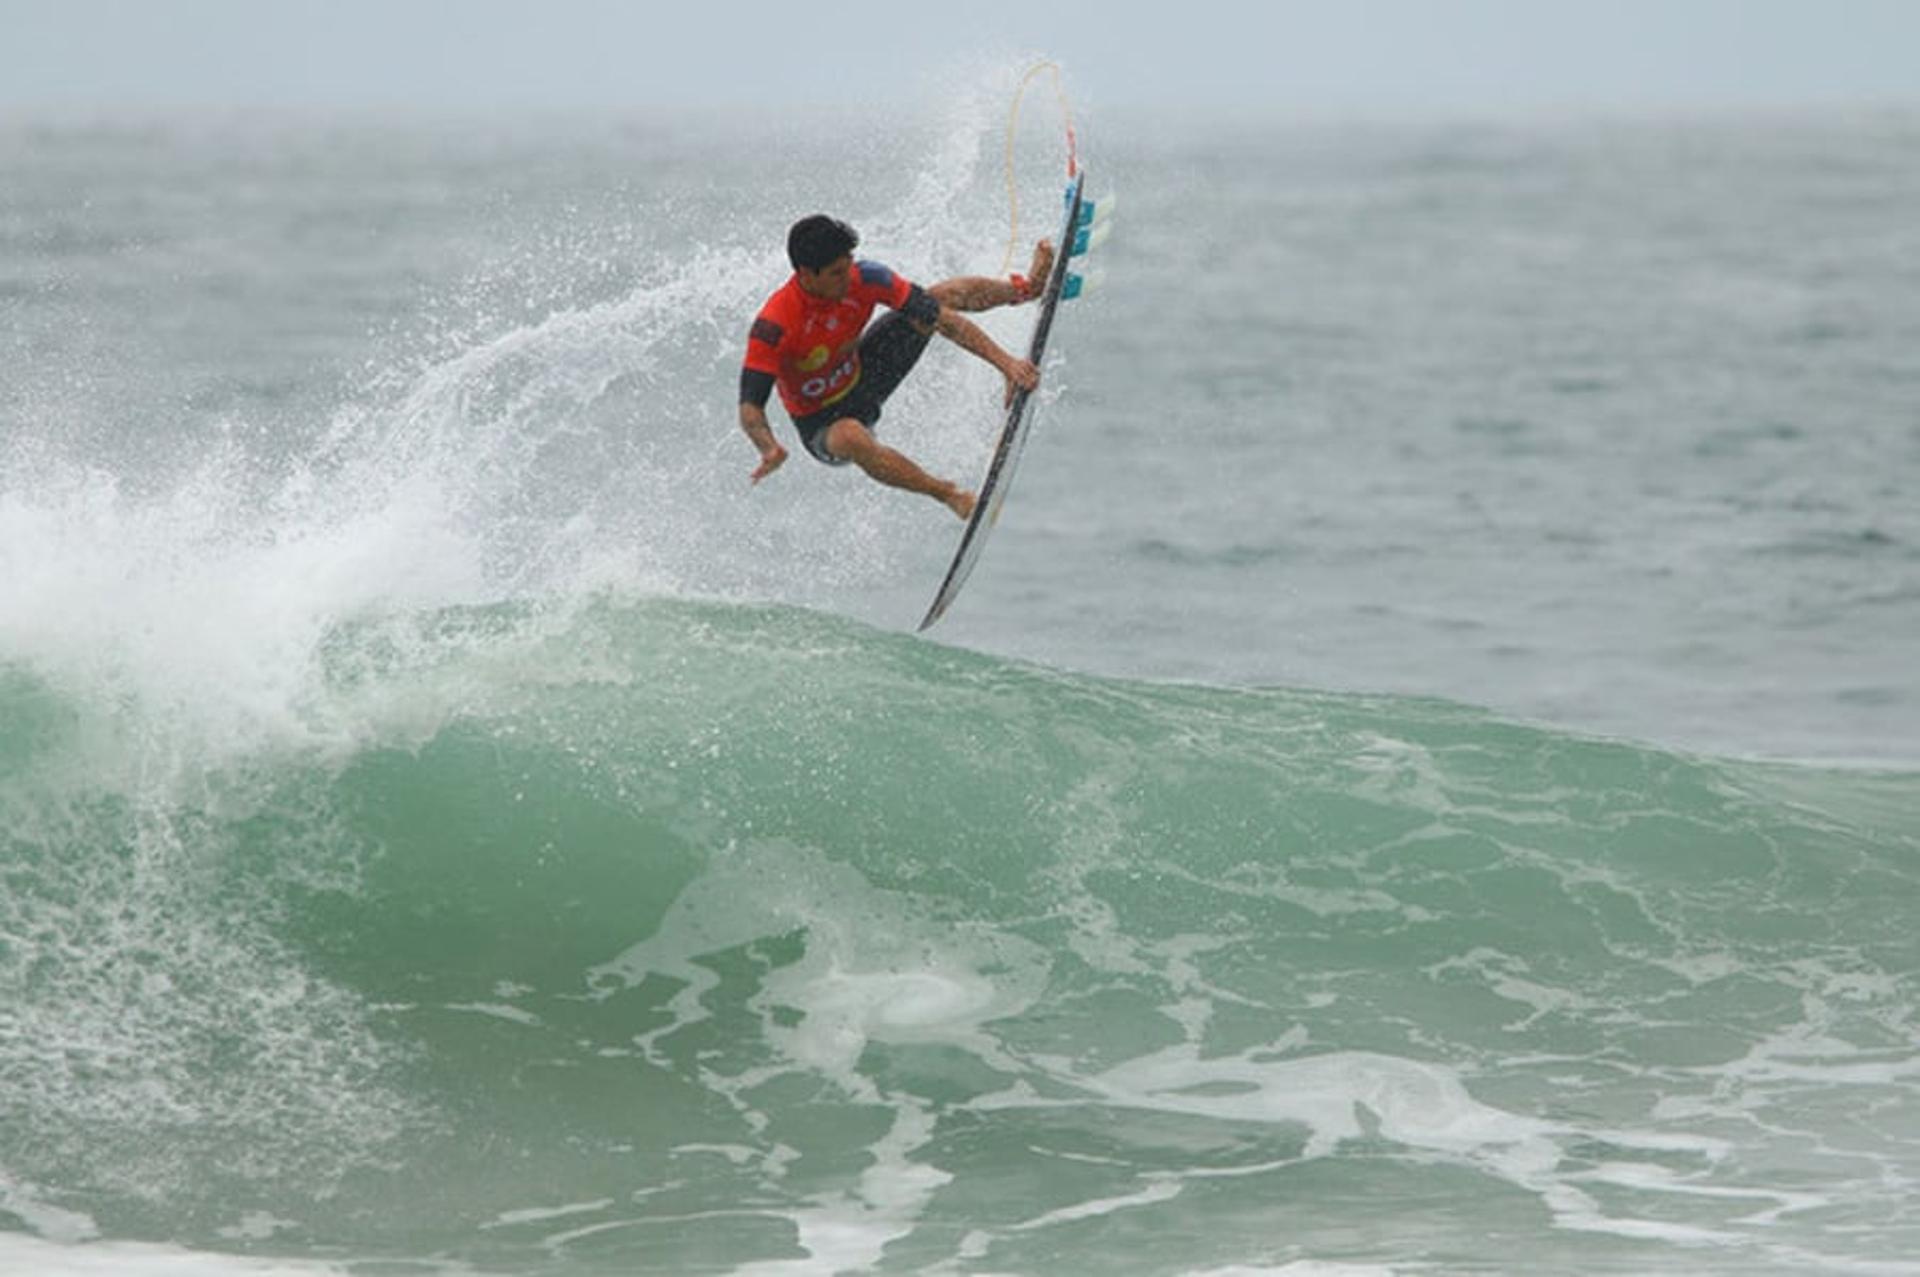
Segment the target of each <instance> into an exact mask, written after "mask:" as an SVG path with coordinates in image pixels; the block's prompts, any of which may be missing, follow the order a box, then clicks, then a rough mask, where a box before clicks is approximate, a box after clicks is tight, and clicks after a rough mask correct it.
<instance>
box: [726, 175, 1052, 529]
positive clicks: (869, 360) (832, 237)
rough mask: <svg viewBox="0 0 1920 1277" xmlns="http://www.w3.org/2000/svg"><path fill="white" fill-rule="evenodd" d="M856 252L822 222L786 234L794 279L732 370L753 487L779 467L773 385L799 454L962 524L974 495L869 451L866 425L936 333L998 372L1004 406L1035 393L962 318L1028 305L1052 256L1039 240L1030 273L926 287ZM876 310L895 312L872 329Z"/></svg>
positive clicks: (905, 460) (843, 232)
mask: <svg viewBox="0 0 1920 1277" xmlns="http://www.w3.org/2000/svg"><path fill="white" fill-rule="evenodd" d="M859 242H860V237H859V235H858V234H856V233H855V231H854V229H853V228H852V227H851V226H848V225H847V224H846V223H845V222H840V221H835V220H834V219H833V218H831V217H828V216H826V215H825V214H819V213H816V214H815V215H813V216H812V217H803V218H801V219H800V220H799V221H797V222H795V223H794V224H793V228H792V229H791V230H790V231H789V232H788V233H787V258H788V260H789V261H791V262H792V263H793V277H792V278H791V279H789V280H788V281H787V282H786V284H785V285H784V286H782V287H781V288H780V290H779V291H778V292H776V293H774V294H773V296H771V297H769V298H768V299H767V302H766V304H765V305H764V306H762V307H761V308H760V313H759V314H758V315H757V316H756V317H755V318H754V321H753V328H752V330H751V332H750V333H749V335H748V337H747V358H746V362H745V365H744V366H743V367H742V368H741V370H740V428H741V429H742V430H744V431H746V432H747V438H749V439H751V440H752V441H753V445H754V447H756V448H758V449H759V450H760V465H759V468H758V469H756V470H755V471H754V472H753V482H755V483H758V482H760V480H762V479H764V478H766V477H767V476H768V475H770V474H772V473H773V472H774V471H775V470H778V469H779V468H780V466H781V465H782V463H784V462H785V461H786V459H787V450H786V449H785V448H783V447H781V446H780V441H779V440H777V439H775V438H774V437H773V429H772V427H771V426H769V425H768V424H767V411H766V409H767V400H768V399H769V398H770V397H771V396H772V393H773V389H774V387H775V386H778V387H779V388H780V400H781V402H782V403H783V404H785V405H786V409H787V413H788V415H789V416H791V417H792V418H793V425H794V428H795V429H796V430H798V431H799V433H800V442H801V444H802V445H803V446H804V447H805V448H806V450H807V451H808V452H809V453H811V454H813V456H814V457H815V459H817V460H819V461H824V462H825V463H826V464H828V465H830V466H840V465H845V464H847V463H848V462H849V461H851V462H852V463H853V464H854V465H857V466H859V467H860V468H861V469H862V470H864V471H866V472H867V474H868V475H870V476H871V477H873V478H875V479H878V480H879V481H880V482H881V483H884V484H887V485H889V486H891V487H895V488H905V489H906V490H907V491H909V492H920V493H924V494H926V495H927V496H930V497H932V498H934V499H935V500H937V501H939V502H941V503H942V504H944V505H945V506H946V507H947V508H948V509H949V510H952V511H953V512H954V513H955V514H957V515H959V516H960V517H961V518H962V519H964V518H967V517H968V516H969V515H971V514H972V513H973V504H974V494H973V493H972V492H969V491H968V490H967V489H965V488H962V487H960V486H959V485H958V484H955V483H950V482H948V481H947V480H945V479H937V478H935V477H934V476H932V475H930V474H928V473H927V472H926V471H925V470H922V469H921V468H920V467H919V466H918V465H916V464H915V463H914V462H913V460H912V459H911V458H909V457H907V456H905V455H904V454H902V453H900V452H897V451H895V450H894V449H892V448H889V447H887V446H886V445H885V444H883V443H880V442H879V441H877V440H876V439H875V438H874V437H873V427H874V423H875V422H877V421H879V420H880V408H881V405H882V404H884V403H885V402H886V400H887V396H888V395H891V394H892V393H893V392H894V390H895V389H897V388H898V387H899V385H900V383H901V381H902V380H904V379H905V377H906V375H907V374H908V373H909V372H911V371H912V370H913V366H914V364H915V363H917V362H919V359H920V354H921V352H922V351H924V350H926V348H927V343H928V342H929V341H930V340H932V338H933V334H934V333H936V332H938V333H940V334H941V335H942V336H944V337H946V338H947V339H948V340H949V341H952V342H954V343H955V344H957V345H959V346H962V347H964V348H965V349H967V350H970V351H972V352H973V353H974V354H976V355H978V356H979V357H980V358H982V359H984V360H986V361H987V362H988V363H990V364H992V365H993V366H994V367H995V368H997V369H999V370H1000V374H1001V375H1002V376H1003V377H1005V378H1006V379H1007V397H1008V399H1009V400H1011V399H1012V397H1013V392H1014V390H1015V388H1016V387H1017V388H1019V389H1022V390H1032V389H1033V388H1034V387H1036V386H1038V385H1039V384H1040V370H1039V369H1038V368H1036V367H1034V366H1033V364H1032V363H1030V362H1028V361H1027V360H1025V359H1016V358H1014V357H1013V356H1012V355H1010V354H1008V353H1007V352H1006V351H1005V350H1003V349H1001V347H1000V345H999V343H997V342H995V341H994V340H993V338H991V337H989V336H987V334H986V333H984V332H982V331H981V330H980V327H979V325H977V324H975V323H974V322H973V321H972V320H971V319H968V318H967V317H966V316H965V315H963V314H961V313H960V312H962V311H980V310H991V309H992V308H994V307H996V306H1012V305H1017V304H1019V303H1020V302H1024V301H1027V300H1028V299H1030V298H1031V297H1032V296H1033V295H1034V294H1035V293H1036V292H1038V291H1039V290H1040V288H1041V287H1042V286H1043V285H1044V283H1045V281H1046V278H1047V273H1048V272H1049V271H1050V270H1052V268H1053V246H1052V245H1050V244H1049V243H1047V242H1046V241H1045V240H1042V241H1040V243H1039V245H1038V246H1037V247H1036V248H1035V249H1034V253H1033V264H1032V266H1031V267H1030V268H1029V269H1030V271H1031V274H1030V275H1026V276H1021V275H1011V276H1009V277H1007V278H1006V279H992V278H989V277H985V276H978V275H968V276H961V277H960V278H957V279H949V280H946V281H945V282H943V283H939V284H935V285H933V287H931V288H924V289H923V288H921V287H920V286H919V285H918V284H913V283H909V282H908V281H907V280H905V279H903V278H901V277H900V276H898V275H896V274H894V273H893V272H892V271H890V270H888V269H887V268H886V267H885V266H882V265H880V264H879V263H878V262H867V261H861V262H856V261H855V260H854V259H853V250H854V247H855V246H856V245H857V244H859ZM1029 281H1031V282H1029ZM875 306H887V307H889V308H890V309H891V310H892V312H893V313H891V314H889V315H885V316H883V317H882V318H880V319H879V320H877V321H876V322H875V323H874V325H873V326H872V327H871V328H869V327H867V318H868V317H869V316H870V315H872V314H873V309H874V307H875Z"/></svg>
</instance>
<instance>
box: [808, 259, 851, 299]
mask: <svg viewBox="0 0 1920 1277" xmlns="http://www.w3.org/2000/svg"><path fill="white" fill-rule="evenodd" d="M795 274H797V275H799V276H800V287H802V288H804V289H806V290H807V291H808V292H809V293H811V294H813V295H814V296H815V297H818V298H821V299H822V300H824V301H830V302H837V301H839V300H840V299H841V298H842V297H845V296H846V295H847V289H848V288H850V287H852V286H853V254H852V253H847V254H844V255H843V256H841V257H840V258H838V259H837V260H835V261H831V262H828V263H827V264H826V265H825V266H822V267H821V268H820V269H819V270H809V269H807V268H806V267H805V266H802V267H800V268H799V270H797V271H796V272H795Z"/></svg>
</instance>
